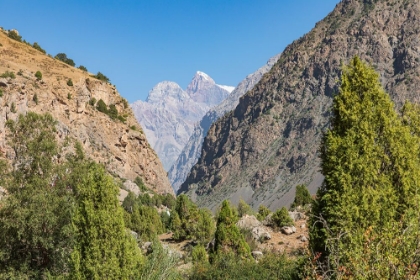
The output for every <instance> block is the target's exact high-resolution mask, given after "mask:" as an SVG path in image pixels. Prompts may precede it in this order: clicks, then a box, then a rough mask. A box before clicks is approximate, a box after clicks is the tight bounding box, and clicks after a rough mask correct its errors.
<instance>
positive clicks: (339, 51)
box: [180, 0, 420, 209]
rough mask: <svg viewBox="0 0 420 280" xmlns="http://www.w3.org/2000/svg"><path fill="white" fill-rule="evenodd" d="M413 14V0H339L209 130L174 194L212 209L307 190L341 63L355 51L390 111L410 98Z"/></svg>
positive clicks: (416, 57) (419, 82) (417, 9)
mask: <svg viewBox="0 0 420 280" xmlns="http://www.w3.org/2000/svg"><path fill="white" fill-rule="evenodd" d="M419 20H420V3H419V2H418V1H416V0H404V1H403V0H389V1H366V0H343V1H341V2H340V3H339V4H337V6H336V8H335V9H334V11H332V12H331V13H330V14H329V15H328V16H327V17H326V18H325V19H323V20H322V21H320V22H318V23H317V24H316V26H315V28H314V29H312V30H311V31H310V32H309V33H307V34H306V35H305V36H303V37H302V38H300V39H298V40H296V41H294V42H293V43H292V44H290V45H289V46H288V47H287V48H286V49H285V50H284V51H283V53H282V55H281V56H280V58H279V60H278V62H277V63H276V64H275V65H274V66H273V68H272V69H271V70H270V72H268V73H267V74H265V75H264V76H263V78H262V79H261V80H260V82H259V83H258V84H257V85H256V86H255V87H254V88H253V89H252V90H251V91H249V92H248V93H247V94H246V95H244V96H243V97H242V98H241V99H240V101H239V104H238V106H237V107H236V108H235V110H234V111H232V112H230V113H229V114H227V115H225V116H224V117H223V118H221V119H219V121H217V122H216V123H215V124H214V125H212V126H211V128H210V130H209V132H208V134H207V137H206V138H205V141H204V144H203V149H202V152H201V157H200V159H199V161H198V163H197V164H196V165H195V166H194V167H193V168H192V170H191V173H190V174H189V176H188V178H187V180H186V182H185V183H184V184H182V186H181V188H180V192H183V193H188V194H189V195H190V196H191V197H192V199H193V200H195V201H196V202H197V203H198V204H199V205H200V206H206V207H209V208H212V209H214V208H215V207H216V205H218V204H219V203H220V201H222V200H223V199H226V198H228V199H231V200H232V201H233V202H234V203H237V201H238V200H239V199H240V198H242V199H244V200H245V201H246V202H248V203H250V204H252V206H253V207H254V208H257V207H258V205H260V204H265V205H267V206H269V207H270V208H271V209H276V208H278V207H280V206H283V205H288V204H290V203H291V202H292V200H293V196H294V189H295V187H296V185H298V184H306V185H308V187H309V189H310V190H311V192H312V193H314V192H315V191H316V189H317V187H318V186H320V184H321V183H322V180H323V178H322V175H321V174H320V173H319V163H320V161H319V158H318V147H319V144H320V139H321V136H322V133H323V131H324V130H325V129H326V128H327V127H328V125H329V114H330V113H329V110H330V106H331V101H332V97H333V95H334V94H335V93H336V92H338V80H339V77H340V69H341V65H342V64H345V63H347V62H348V61H349V60H350V59H351V58H352V57H354V56H356V55H357V56H359V57H360V58H361V59H363V60H365V61H367V62H368V63H369V64H371V65H373V66H374V67H375V69H376V70H377V71H378V72H379V73H380V75H381V83H382V84H383V86H384V88H385V89H386V91H387V92H388V93H389V94H390V96H391V98H392V99H393V100H394V102H395V103H396V105H397V106H398V107H399V106H401V104H402V103H403V102H404V101H405V100H411V101H413V102H417V103H418V102H419V101H420V94H419V93H420V92H419V89H420V77H419V76H420V74H419V73H420V40H419V37H418V34H419V33H420V24H419Z"/></svg>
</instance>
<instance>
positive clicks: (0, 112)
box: [0, 32, 173, 193]
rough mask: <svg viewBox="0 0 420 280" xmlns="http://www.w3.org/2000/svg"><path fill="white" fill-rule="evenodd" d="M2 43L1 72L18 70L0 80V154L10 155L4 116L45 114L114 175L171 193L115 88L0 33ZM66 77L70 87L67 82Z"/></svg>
mask: <svg viewBox="0 0 420 280" xmlns="http://www.w3.org/2000/svg"><path fill="white" fill-rule="evenodd" d="M0 42H1V46H0V74H2V73H4V72H5V71H10V72H14V73H15V74H16V78H15V79H12V78H0V89H1V91H2V93H3V94H2V97H0V157H7V158H10V157H11V156H12V155H13V154H12V153H11V152H10V150H9V148H8V144H7V138H6V135H7V132H6V129H5V123H6V121H7V120H10V119H11V120H15V119H16V118H17V117H18V115H19V114H25V113H26V112H28V111H33V112H36V113H47V112H48V113H50V114H51V115H52V116H53V117H54V118H55V119H56V120H57V121H58V133H57V134H58V135H57V138H58V139H59V141H61V142H64V141H68V140H71V139H74V140H77V141H79V142H80V143H81V144H82V146H83V148H84V151H85V153H86V155H87V156H88V157H89V158H92V159H93V160H95V161H97V162H100V163H103V164H104V165H105V167H106V168H107V170H108V171H109V172H110V173H111V174H113V175H114V176H118V177H121V178H126V179H130V180H134V179H135V178H136V177H137V176H140V177H141V178H143V181H144V183H145V184H146V186H148V187H149V188H151V189H153V190H155V191H157V192H160V193H173V190H172V188H171V186H170V184H169V180H168V178H167V176H166V172H165V171H164V169H163V167H162V164H161V163H160V161H159V159H158V157H157V156H156V154H155V152H154V151H153V150H152V149H151V148H150V146H149V144H148V142H147V140H146V137H145V135H144V133H143V131H142V129H141V127H140V126H139V125H138V123H137V121H136V119H135V118H134V115H133V113H132V111H131V109H130V108H129V107H128V104H127V101H126V100H125V99H123V98H122V97H121V96H120V95H119V94H118V92H117V90H116V88H115V87H114V86H112V85H111V84H108V83H105V82H102V81H99V80H96V79H94V78H92V77H90V76H89V73H86V72H83V71H81V70H79V69H76V68H74V67H71V66H69V65H67V64H65V63H62V62H60V61H58V60H55V59H53V58H51V57H48V56H47V55H44V54H43V53H41V52H39V51H37V50H35V49H33V48H32V47H31V46H28V45H26V44H24V43H20V42H17V41H14V40H11V39H9V38H8V37H7V35H6V34H5V33H3V32H0ZM36 71H40V72H41V73H42V80H40V81H38V80H37V79H36V78H35V72H36ZM17 73H19V74H17ZM69 79H72V81H73V86H68V85H67V81H68V80H69ZM91 98H95V99H96V100H100V99H102V100H103V101H104V102H105V103H106V104H108V105H110V104H115V106H116V108H117V110H118V112H119V114H120V115H124V116H126V118H127V121H126V122H125V123H122V122H121V121H119V120H115V121H114V120H112V119H111V118H110V117H109V116H108V115H106V114H104V113H101V112H99V111H97V110H96V109H95V107H94V106H91V105H89V100H90V99H91ZM130 127H131V128H130ZM134 128H135V129H134Z"/></svg>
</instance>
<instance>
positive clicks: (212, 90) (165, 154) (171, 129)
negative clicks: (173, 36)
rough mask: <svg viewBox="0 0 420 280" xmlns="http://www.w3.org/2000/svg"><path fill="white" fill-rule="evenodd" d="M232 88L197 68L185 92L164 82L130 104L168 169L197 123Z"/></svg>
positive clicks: (172, 84) (173, 84)
mask: <svg viewBox="0 0 420 280" xmlns="http://www.w3.org/2000/svg"><path fill="white" fill-rule="evenodd" d="M233 89H234V88H233V87H230V86H223V85H218V84H216V83H215V81H214V80H213V79H212V78H211V77H210V76H209V75H207V74H206V73H203V72H200V71H197V73H196V74H195V75H194V77H193V79H192V81H191V83H190V84H189V85H188V87H187V89H186V90H185V91H184V90H183V89H182V88H181V87H180V86H179V85H178V84H176V83H174V82H168V81H164V82H160V83H159V84H157V85H156V86H155V87H154V88H153V89H152V90H151V91H150V92H149V96H148V97H147V99H146V101H141V100H139V101H136V102H134V103H133V104H131V107H132V109H133V111H134V115H135V116H136V118H137V120H138V121H139V122H140V124H141V125H142V127H143V129H144V131H145V133H146V136H147V139H148V141H149V142H150V144H151V146H152V148H153V149H154V150H155V151H156V153H157V154H158V156H159V158H160V160H161V161H162V163H163V166H164V168H165V170H169V168H170V167H171V166H172V164H173V162H174V161H175V160H176V159H177V158H178V156H179V153H180V152H181V151H182V149H183V148H184V146H185V144H186V143H187V141H188V139H189V137H190V136H191V134H192V133H193V130H194V125H195V123H196V122H198V121H199V120H200V119H201V118H202V117H203V115H204V114H205V113H206V112H207V111H208V110H209V109H210V108H212V107H213V106H215V105H218V104H219V103H220V102H222V101H223V100H224V99H225V98H226V97H227V96H228V95H229V94H230V92H231V91H232V90H233Z"/></svg>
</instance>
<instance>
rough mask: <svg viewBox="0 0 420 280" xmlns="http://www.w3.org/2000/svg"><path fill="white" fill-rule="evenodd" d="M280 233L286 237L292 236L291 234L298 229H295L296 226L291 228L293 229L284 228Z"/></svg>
mask: <svg viewBox="0 0 420 280" xmlns="http://www.w3.org/2000/svg"><path fill="white" fill-rule="evenodd" d="M280 231H281V232H282V233H283V234H286V235H291V234H293V233H295V232H296V228H295V227H294V226H291V227H287V226H286V227H282V228H281V229H280Z"/></svg>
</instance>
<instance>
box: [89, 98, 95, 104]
mask: <svg viewBox="0 0 420 280" xmlns="http://www.w3.org/2000/svg"><path fill="white" fill-rule="evenodd" d="M95 104H96V98H95V97H92V98H91V99H90V100H89V105H91V106H95Z"/></svg>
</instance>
